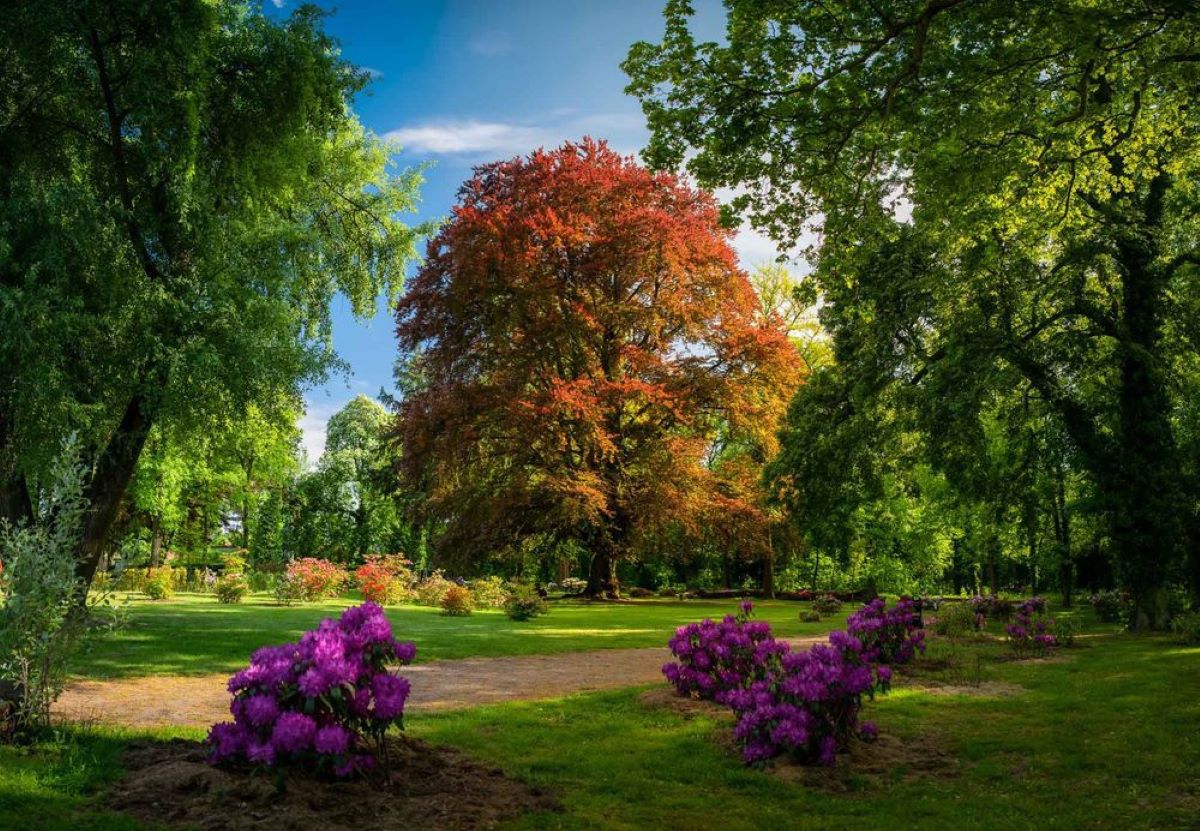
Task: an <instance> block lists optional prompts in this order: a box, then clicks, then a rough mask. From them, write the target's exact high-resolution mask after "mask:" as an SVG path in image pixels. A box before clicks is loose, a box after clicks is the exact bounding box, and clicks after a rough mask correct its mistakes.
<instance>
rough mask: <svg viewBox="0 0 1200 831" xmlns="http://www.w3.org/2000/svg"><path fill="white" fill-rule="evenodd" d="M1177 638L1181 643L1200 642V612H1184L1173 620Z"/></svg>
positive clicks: (1172, 624)
mask: <svg viewBox="0 0 1200 831" xmlns="http://www.w3.org/2000/svg"><path fill="white" fill-rule="evenodd" d="M1171 628H1172V629H1173V630H1174V632H1175V638H1176V640H1178V641H1179V642H1180V643H1184V644H1197V643H1200V612H1184V613H1183V614H1179V615H1176V616H1175V619H1174V620H1173V621H1172V622H1171Z"/></svg>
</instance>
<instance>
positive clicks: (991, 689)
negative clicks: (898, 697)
mask: <svg viewBox="0 0 1200 831" xmlns="http://www.w3.org/2000/svg"><path fill="white" fill-rule="evenodd" d="M897 689H903V690H918V691H920V692H923V693H926V694H927V695H967V696H976V697H979V698H1007V697H1008V696H1012V695H1021V694H1022V693H1024V692H1025V691H1026V690H1025V688H1024V687H1022V686H1021V685H1019V684H1009V683H1007V682H1006V681H980V682H979V683H973V684H946V683H942V682H940V681H933V680H930V679H921V680H919V681H913V682H911V683H903V684H899V685H898V686H897Z"/></svg>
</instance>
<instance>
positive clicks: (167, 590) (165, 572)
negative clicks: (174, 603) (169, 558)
mask: <svg viewBox="0 0 1200 831" xmlns="http://www.w3.org/2000/svg"><path fill="white" fill-rule="evenodd" d="M142 592H143V593H144V594H145V595H146V597H148V598H150V599H151V600H169V599H170V598H172V597H174V596H175V570H174V569H172V568H171V567H170V566H160V567H159V568H152V569H148V570H147V571H146V578H145V581H144V582H143V583H142Z"/></svg>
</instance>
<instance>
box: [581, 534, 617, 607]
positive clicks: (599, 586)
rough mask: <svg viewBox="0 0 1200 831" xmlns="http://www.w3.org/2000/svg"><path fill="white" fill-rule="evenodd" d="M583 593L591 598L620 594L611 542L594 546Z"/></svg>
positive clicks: (615, 597) (613, 596)
mask: <svg viewBox="0 0 1200 831" xmlns="http://www.w3.org/2000/svg"><path fill="white" fill-rule="evenodd" d="M584 593H585V594H586V595H587V596H588V597H591V598H611V599H614V600H615V599H617V598H618V597H620V596H621V593H620V587H619V586H618V585H617V561H616V557H614V556H613V550H612V546H611V544H603V545H598V546H596V549H595V551H593V552H592V563H591V566H590V568H589V569H588V583H587V589H586V590H585V591H584Z"/></svg>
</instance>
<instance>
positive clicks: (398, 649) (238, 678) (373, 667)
mask: <svg viewBox="0 0 1200 831" xmlns="http://www.w3.org/2000/svg"><path fill="white" fill-rule="evenodd" d="M416 651H417V650H416V647H415V646H414V645H413V644H411V643H402V642H400V641H397V640H396V639H395V638H394V637H392V627H391V624H390V623H388V620H387V618H386V617H384V614H383V609H381V608H380V607H379V606H378V605H377V604H375V603H370V602H367V603H363V604H362V605H361V606H353V607H351V608H349V609H347V610H346V611H345V612H343V613H342V616H341V618H339V619H338V620H333V619H330V618H327V619H325V620H323V621H321V623H320V625H319V626H318V627H317V628H316V629H313V630H311V631H309V632H305V633H304V635H303V637H301V638H300V641H299V642H298V643H288V644H283V645H281V646H266V647H263V648H262V649H259V650H257V651H256V652H255V653H254V655H253V656H251V658H250V666H249V667H247V668H246V669H244V670H242V671H241V672H238V673H237V674H236V675H234V676H233V677H232V678H230V679H229V691H230V692H231V693H232V694H233V701H232V703H231V704H230V706H229V710H230V712H231V713H232V714H233V721H232V722H222V723H220V724H215V725H213V727H212V729H211V730H210V731H209V734H208V740H207V741H208V746H209V753H210V760H211V761H212V762H213V763H219V762H227V761H245V762H250V763H253V764H258V765H265V766H268V767H275V766H279V767H283V766H294V767H304V768H308V769H311V770H315V771H317V772H321V773H332V774H333V775H334V776H338V777H345V776H349V775H351V774H353V773H355V772H356V771H365V770H369V769H370V768H371V767H372V766H373V765H374V763H375V760H376V758H377V755H378V751H379V750H380V748H381V747H382V742H383V737H384V734H385V733H386V732H387V730H388V729H389V728H390V727H392V726H397V727H403V718H404V703H405V701H406V699H407V698H408V692H409V683H408V680H407V679H405V678H401V677H400V676H398V675H395V674H393V673H392V672H391V671H389V669H388V667H389V665H393V664H408V663H411V662H412V659H413V657H414V656H415V655H416Z"/></svg>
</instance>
